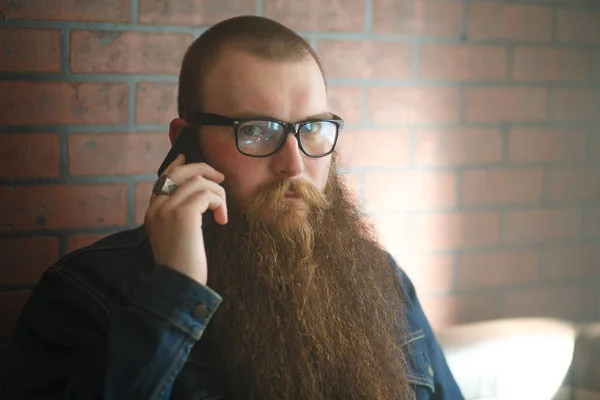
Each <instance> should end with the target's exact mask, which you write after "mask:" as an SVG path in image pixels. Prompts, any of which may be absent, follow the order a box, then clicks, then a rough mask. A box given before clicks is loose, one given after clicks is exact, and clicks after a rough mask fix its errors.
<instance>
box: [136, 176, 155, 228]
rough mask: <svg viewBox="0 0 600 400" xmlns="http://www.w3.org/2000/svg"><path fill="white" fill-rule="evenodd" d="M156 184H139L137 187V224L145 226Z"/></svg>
mask: <svg viewBox="0 0 600 400" xmlns="http://www.w3.org/2000/svg"><path fill="white" fill-rule="evenodd" d="M153 185H154V182H139V183H137V184H136V185H135V223H136V224H143V223H144V217H145V215H146V210H147V209H148V204H149V203H150V195H151V194H152V186H153Z"/></svg>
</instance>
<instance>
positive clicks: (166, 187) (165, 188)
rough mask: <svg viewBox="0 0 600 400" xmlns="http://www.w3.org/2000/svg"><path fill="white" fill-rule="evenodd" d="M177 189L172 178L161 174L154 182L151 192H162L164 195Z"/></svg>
mask: <svg viewBox="0 0 600 400" xmlns="http://www.w3.org/2000/svg"><path fill="white" fill-rule="evenodd" d="M175 190H177V184H176V183H175V182H174V181H173V179H171V178H169V177H168V176H167V175H163V176H161V177H160V178H158V180H157V181H156V183H155V184H154V187H153V188H152V193H154V194H164V195H166V196H170V195H172V194H173V193H175Z"/></svg>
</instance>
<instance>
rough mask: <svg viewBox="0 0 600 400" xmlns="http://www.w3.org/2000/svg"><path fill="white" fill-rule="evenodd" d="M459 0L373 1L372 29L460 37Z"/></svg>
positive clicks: (460, 7) (461, 15)
mask: <svg viewBox="0 0 600 400" xmlns="http://www.w3.org/2000/svg"><path fill="white" fill-rule="evenodd" d="M462 7H463V4H462V2H461V1H436V0H413V1H404V0H373V32H375V33H394V34H397V33H399V34H405V35H416V36H440V37H459V36H460V33H461V28H462V18H463V8H462Z"/></svg>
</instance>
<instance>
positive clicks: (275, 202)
mask: <svg viewBox="0 0 600 400" xmlns="http://www.w3.org/2000/svg"><path fill="white" fill-rule="evenodd" d="M288 193H293V194H294V195H296V196H298V197H300V199H302V200H303V201H304V202H305V203H306V205H307V206H308V208H309V209H311V210H315V211H324V210H326V209H328V208H330V207H331V201H330V200H329V199H328V197H327V196H326V194H324V193H322V192H321V191H320V190H318V189H317V188H316V187H315V186H314V185H313V184H311V183H310V182H307V181H305V180H302V179H294V180H284V181H277V182H273V183H269V184H266V185H264V186H262V187H261V188H259V190H258V191H257V193H256V195H255V196H254V197H253V198H252V199H251V200H250V202H249V203H248V204H247V206H246V207H245V208H246V211H248V212H252V211H255V210H259V209H271V210H282V209H285V208H286V201H285V195H286V194H288Z"/></svg>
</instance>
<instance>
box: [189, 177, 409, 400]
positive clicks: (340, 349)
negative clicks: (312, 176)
mask: <svg viewBox="0 0 600 400" xmlns="http://www.w3.org/2000/svg"><path fill="white" fill-rule="evenodd" d="M287 190H289V186H288V184H278V185H277V186H276V187H271V188H268V189H265V190H264V191H263V192H262V194H261V195H260V196H258V197H257V198H256V199H255V200H254V201H253V202H252V203H251V204H250V205H248V206H247V207H245V208H244V209H237V210H236V209H235V207H234V208H233V209H232V208H230V211H229V214H230V216H229V223H228V224H227V225H226V226H217V225H214V226H211V227H209V228H207V229H206V230H207V233H206V235H205V237H206V238H207V255H208V265H209V280H208V285H209V286H210V287H211V288H213V289H215V290H216V291H217V292H218V293H220V294H221V295H222V297H223V302H222V304H221V306H220V307H219V309H218V311H217V312H216V314H215V315H214V317H213V318H212V319H211V321H210V322H209V324H208V327H207V329H206V331H205V333H204V335H203V337H202V339H201V340H200V343H199V345H198V346H197V349H198V351H199V352H200V357H201V359H202V361H203V364H204V365H205V367H206V373H207V374H208V375H209V376H211V378H213V379H215V380H216V381H217V383H218V385H219V387H220V389H221V391H222V392H224V393H225V394H226V396H227V398H228V399H232V400H237V399H266V400H268V399H299V400H300V399H303V400H304V399H328V400H329V399H348V400H350V399H356V400H359V399H365V400H367V399H369V400H374V399H375V400H376V399H381V400H383V399H385V400H390V399H409V398H411V395H410V389H409V386H408V384H407V382H406V380H405V379H404V374H403V372H404V365H405V359H404V355H403V353H402V351H401V349H400V347H399V345H398V338H399V335H400V334H402V332H403V329H404V327H403V324H402V323H401V321H403V313H402V310H403V298H402V295H401V290H400V286H399V282H398V279H397V276H396V275H395V272H394V271H393V270H391V268H390V266H389V262H388V260H387V259H386V258H385V256H384V254H383V252H382V250H381V249H380V247H379V246H378V244H377V241H376V239H375V237H374V234H373V229H372V227H371V226H369V225H367V224H366V223H365V222H364V221H363V220H362V219H361V218H359V216H358V210H357V207H356V205H355V204H354V203H353V202H352V201H351V200H350V199H351V198H352V197H351V196H350V195H349V193H348V192H347V190H346V188H345V187H344V186H343V185H342V184H341V182H340V180H339V178H338V176H337V175H336V174H335V173H332V174H330V179H329V183H328V185H327V189H326V190H325V193H324V194H321V193H319V192H317V191H316V190H314V189H313V188H312V187H310V186H308V185H298V186H295V190H296V191H297V192H298V193H300V194H301V195H302V196H301V197H302V198H303V199H304V200H305V201H304V202H302V203H301V204H304V206H302V205H300V206H292V207H285V206H284V204H283V203H281V202H282V198H283V196H282V194H283V193H285V191H287Z"/></svg>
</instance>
